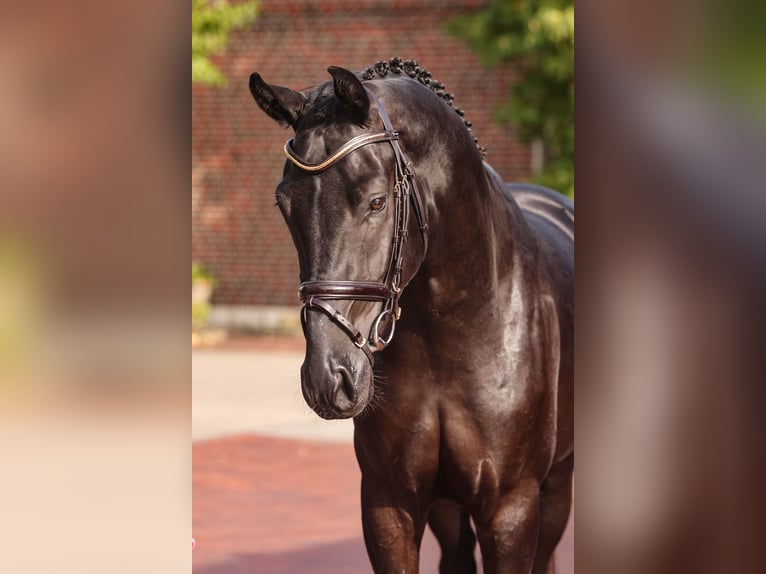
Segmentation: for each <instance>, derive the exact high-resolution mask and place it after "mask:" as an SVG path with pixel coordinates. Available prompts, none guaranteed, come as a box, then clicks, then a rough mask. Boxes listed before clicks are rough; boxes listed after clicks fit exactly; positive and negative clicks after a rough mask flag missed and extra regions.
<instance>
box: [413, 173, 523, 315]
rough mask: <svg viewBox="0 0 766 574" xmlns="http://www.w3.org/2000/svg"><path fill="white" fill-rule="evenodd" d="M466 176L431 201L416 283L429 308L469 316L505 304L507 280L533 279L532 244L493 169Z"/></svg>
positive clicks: (513, 205) (520, 213)
mask: <svg viewBox="0 0 766 574" xmlns="http://www.w3.org/2000/svg"><path fill="white" fill-rule="evenodd" d="M472 175H473V176H472V177H467V176H465V175H463V176H461V177H460V181H456V182H454V185H448V186H446V189H445V191H444V192H443V193H441V194H440V195H439V196H437V197H434V202H435V203H436V212H437V217H435V218H434V222H433V224H432V229H431V236H432V238H433V241H432V242H431V246H430V248H429V253H428V254H427V256H426V259H425V260H424V262H423V265H422V266H421V269H420V272H419V273H418V276H417V277H416V279H417V281H418V283H419V284H420V288H419V291H420V297H421V299H423V298H425V299H427V302H426V304H428V305H430V306H431V307H434V308H439V307H442V308H449V309H452V310H454V311H456V312H457V311H458V310H459V309H463V310H464V311H465V312H467V313H474V314H475V312H476V307H477V306H483V307H487V306H488V304H491V303H492V302H497V303H498V304H502V302H503V301H507V299H506V298H507V297H508V296H509V292H508V290H509V289H510V288H511V284H510V278H511V277H512V278H513V281H516V282H517V283H518V282H526V281H529V282H532V281H535V280H536V277H535V269H536V268H537V266H536V265H534V264H533V263H534V259H535V258H536V257H537V244H536V241H535V239H534V236H533V235H532V233H531V231H530V228H529V225H528V224H527V222H526V220H525V218H524V215H523V214H522V212H521V209H520V208H519V206H518V205H517V204H516V202H515V201H514V200H513V198H512V197H510V196H509V195H508V194H507V193H505V192H504V191H503V189H502V187H503V185H504V184H503V182H502V180H501V179H500V178H499V177H498V176H497V174H496V173H495V172H494V170H491V168H490V170H488V171H485V169H484V164H481V167H480V168H478V169H476V170H473V172H472ZM517 287H518V285H517Z"/></svg>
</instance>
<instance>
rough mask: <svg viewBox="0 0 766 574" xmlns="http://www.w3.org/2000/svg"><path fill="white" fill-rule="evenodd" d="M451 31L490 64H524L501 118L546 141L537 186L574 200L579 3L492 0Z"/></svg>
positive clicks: (527, 137) (523, 134) (523, 136)
mask: <svg viewBox="0 0 766 574" xmlns="http://www.w3.org/2000/svg"><path fill="white" fill-rule="evenodd" d="M447 29H448V30H449V31H450V32H451V33H452V34H454V35H455V36H457V37H459V38H461V39H463V40H465V41H467V42H468V43H469V45H470V46H471V47H472V48H473V49H474V50H476V52H477V53H478V54H479V57H480V58H481V60H482V62H483V63H484V65H486V66H488V67H494V66H498V65H500V64H503V63H513V64H518V65H519V68H520V69H521V70H522V79H521V81H519V82H516V83H514V84H513V85H512V86H511V94H510V99H509V101H508V102H507V103H506V104H504V105H503V106H502V107H501V108H500V109H498V110H497V111H496V119H497V121H499V122H501V123H511V124H512V125H514V126H515V128H516V130H517V133H518V135H519V138H520V140H521V141H522V142H525V143H531V142H532V141H535V140H537V139H539V140H542V142H543V146H544V149H545V160H544V167H543V171H542V173H540V174H538V175H536V176H533V178H532V180H533V181H534V182H535V183H539V184H541V185H547V186H549V187H552V188H553V189H557V190H558V191H561V192H563V193H565V194H567V195H569V196H570V197H572V196H574V2H573V0H491V1H490V3H489V6H487V7H486V8H484V9H482V10H480V11H478V12H475V13H473V14H470V15H466V16H459V17H456V18H453V19H451V20H450V21H448V22H447Z"/></svg>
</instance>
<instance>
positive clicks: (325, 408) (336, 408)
mask: <svg viewBox="0 0 766 574" xmlns="http://www.w3.org/2000/svg"><path fill="white" fill-rule="evenodd" d="M362 359H364V356H362ZM364 360H365V361H366V359H364ZM365 367H366V365H365ZM365 370H366V369H365ZM359 375H362V373H360V372H359V371H358V370H356V369H352V368H350V367H346V366H344V365H341V364H332V365H330V364H327V363H326V362H323V364H320V365H312V364H311V362H309V360H308V359H307V360H306V361H305V362H304V363H303V366H302V367H301V390H302V391H303V398H304V399H305V400H306V404H308V406H309V407H311V409H312V410H313V411H314V412H316V413H317V414H318V415H319V416H320V417H322V418H323V419H347V418H351V417H355V416H356V415H358V414H359V413H361V412H362V411H363V410H364V409H365V407H366V406H367V402H368V399H367V398H366V397H367V394H368V392H367V391H368V389H367V387H368V384H365V382H364V376H361V377H360V376H359Z"/></svg>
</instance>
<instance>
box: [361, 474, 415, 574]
mask: <svg viewBox="0 0 766 574" xmlns="http://www.w3.org/2000/svg"><path fill="white" fill-rule="evenodd" d="M418 509H419V505H418V504H417V503H414V504H413V502H412V501H407V500H403V499H402V497H396V496H394V495H393V493H392V491H391V489H390V488H388V485H382V484H381V483H379V482H377V481H376V482H374V484H372V483H371V481H369V480H365V479H364V477H363V478H362V527H363V531H364V543H365V545H366V546H367V554H368V556H369V557H370V562H371V564H372V568H373V571H374V572H375V573H376V574H383V573H385V574H393V573H396V574H417V572H418V564H419V553H420V541H421V539H422V537H423V530H424V528H425V518H424V517H421V516H420V513H419V512H418Z"/></svg>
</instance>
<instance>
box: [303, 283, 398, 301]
mask: <svg viewBox="0 0 766 574" xmlns="http://www.w3.org/2000/svg"><path fill="white" fill-rule="evenodd" d="M298 295H299V296H300V298H301V301H304V302H305V301H306V300H307V299H308V298H309V297H321V298H322V299H358V300H360V301H385V300H386V298H387V297H388V286H387V285H386V284H384V283H375V282H371V281H370V282H368V281H304V282H303V283H301V285H300V287H299V288H298Z"/></svg>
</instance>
